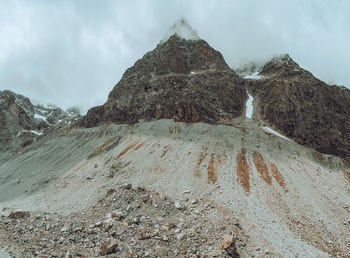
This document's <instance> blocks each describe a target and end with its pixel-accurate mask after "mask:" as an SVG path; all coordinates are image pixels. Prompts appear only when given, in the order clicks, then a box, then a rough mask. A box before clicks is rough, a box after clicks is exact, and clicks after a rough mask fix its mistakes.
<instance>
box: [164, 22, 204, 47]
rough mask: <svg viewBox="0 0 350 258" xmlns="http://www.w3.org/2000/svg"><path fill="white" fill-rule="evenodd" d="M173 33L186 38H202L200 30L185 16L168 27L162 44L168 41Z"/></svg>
mask: <svg viewBox="0 0 350 258" xmlns="http://www.w3.org/2000/svg"><path fill="white" fill-rule="evenodd" d="M172 35H176V36H178V37H179V38H182V39H185V40H200V38H199V35H198V32H197V31H195V30H194V29H193V28H192V27H191V25H190V24H189V23H188V22H187V21H186V19H185V18H181V19H179V20H178V21H177V22H175V23H174V24H173V25H172V26H171V27H170V28H169V29H168V31H167V32H166V34H165V35H164V37H163V39H162V40H161V41H160V44H163V43H164V42H166V41H167V40H168V39H169V38H170V37H171V36H172Z"/></svg>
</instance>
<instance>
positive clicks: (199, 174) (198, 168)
mask: <svg viewBox="0 0 350 258" xmlns="http://www.w3.org/2000/svg"><path fill="white" fill-rule="evenodd" d="M204 158H205V153H204V152H201V153H200V154H199V158H198V160H197V164H196V168H195V169H194V176H195V177H202V172H201V164H202V162H203V160H204Z"/></svg>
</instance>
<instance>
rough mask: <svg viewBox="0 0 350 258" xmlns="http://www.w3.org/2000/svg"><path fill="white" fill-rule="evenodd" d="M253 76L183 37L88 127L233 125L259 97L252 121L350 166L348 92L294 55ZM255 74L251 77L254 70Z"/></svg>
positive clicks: (115, 93)
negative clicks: (159, 123) (237, 70)
mask: <svg viewBox="0 0 350 258" xmlns="http://www.w3.org/2000/svg"><path fill="white" fill-rule="evenodd" d="M254 69H258V70H259V71H258V72H256V73H254V74H253V75H250V76H246V77H244V76H243V77H242V76H238V75H237V74H236V73H235V72H234V71H233V70H231V69H230V68H229V67H228V65H227V64H226V63H225V60H224V58H223V56H222V55H221V54H220V53H219V52H218V51H216V50H214V49H213V48H211V47H210V46H209V45H208V43H206V42H205V41H204V40H185V39H183V38H181V37H179V36H177V34H174V35H173V36H171V37H170V38H169V39H168V40H167V41H166V42H164V43H162V44H158V46H157V47H156V48H155V49H154V50H153V51H150V52H148V53H147V54H146V55H144V57H143V58H142V59H140V60H138V61H137V62H136V63H135V65H134V66H133V67H131V68H129V69H127V70H126V72H125V73H124V75H123V77H122V79H121V80H120V81H119V83H118V84H117V85H116V86H115V87H114V88H113V90H112V91H111V92H110V94H109V96H108V100H107V102H106V103H105V104H104V105H103V106H98V107H94V108H92V109H90V110H89V111H88V113H87V115H86V116H85V117H83V119H82V120H81V121H80V124H81V125H82V126H83V127H94V126H97V125H100V124H104V123H137V122H140V121H150V120H156V119H163V118H166V119H174V120H175V121H187V122H205V123H211V124H232V123H233V119H234V118H236V117H239V116H241V115H243V114H244V112H245V109H246V101H247V99H248V95H247V93H246V89H247V90H248V91H250V92H251V94H252V95H253V97H254V104H253V105H254V114H253V119H255V120H258V121H260V123H263V124H266V125H269V126H270V127H272V128H273V129H275V130H277V131H279V132H280V133H282V134H284V135H285V136H287V137H289V138H291V139H293V140H294V141H296V142H298V143H300V144H302V145H305V146H308V147H311V148H313V149H315V150H317V151H320V152H323V153H327V154H334V155H337V156H340V157H343V158H346V159H348V160H349V161H350V158H349V157H350V91H349V90H348V89H346V88H344V87H338V86H331V85H327V84H326V83H324V82H322V81H320V80H318V79H317V78H315V77H314V76H313V75H312V74H311V73H310V72H308V71H306V70H304V69H302V68H301V67H299V65H298V64H297V63H295V62H294V61H293V60H292V59H291V58H290V57H289V56H288V55H282V56H280V57H276V58H273V59H272V60H270V61H269V62H267V63H265V64H264V65H262V66H256V67H255V68H254ZM250 72H252V71H250Z"/></svg>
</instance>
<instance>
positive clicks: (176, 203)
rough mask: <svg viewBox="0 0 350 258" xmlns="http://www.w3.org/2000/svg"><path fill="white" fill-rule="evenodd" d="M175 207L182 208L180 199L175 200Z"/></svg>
mask: <svg viewBox="0 0 350 258" xmlns="http://www.w3.org/2000/svg"><path fill="white" fill-rule="evenodd" d="M175 208H176V209H181V208H182V207H181V204H180V202H179V201H175Z"/></svg>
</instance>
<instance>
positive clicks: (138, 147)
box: [135, 142, 145, 150]
mask: <svg viewBox="0 0 350 258" xmlns="http://www.w3.org/2000/svg"><path fill="white" fill-rule="evenodd" d="M143 145H145V142H141V143H140V144H139V145H137V146H136V147H135V150H138V149H140V148H141V147H142V146H143Z"/></svg>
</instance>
